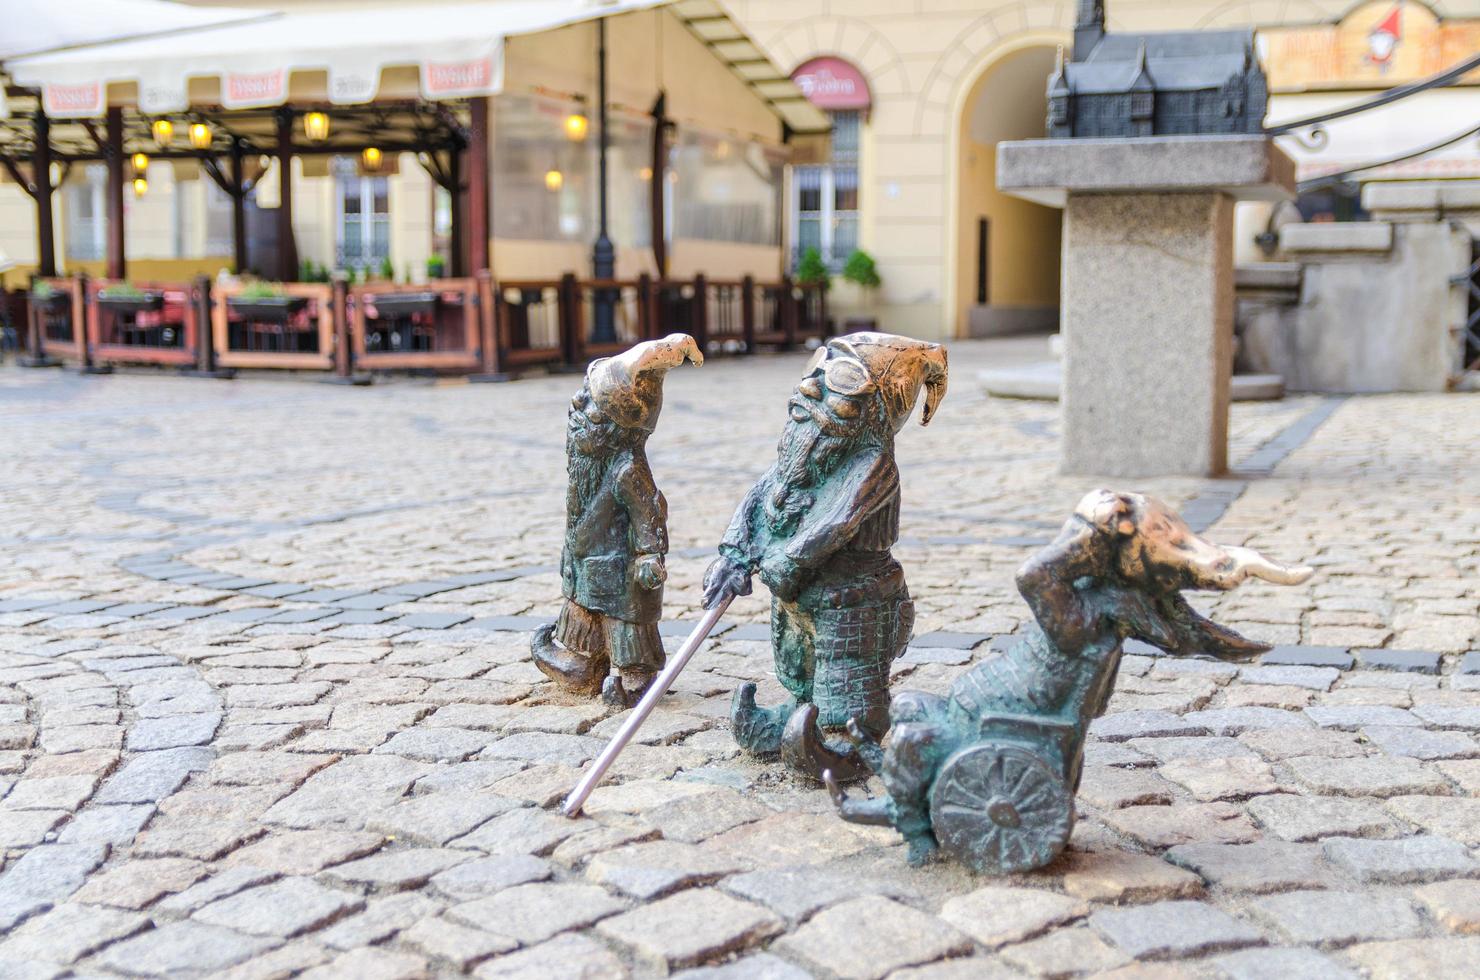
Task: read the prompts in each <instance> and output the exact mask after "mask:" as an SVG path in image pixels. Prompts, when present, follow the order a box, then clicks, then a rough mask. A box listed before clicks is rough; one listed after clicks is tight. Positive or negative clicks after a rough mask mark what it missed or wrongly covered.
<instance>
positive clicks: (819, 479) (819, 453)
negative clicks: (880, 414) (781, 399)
mask: <svg viewBox="0 0 1480 980" xmlns="http://www.w3.org/2000/svg"><path fill="white" fill-rule="evenodd" d="M849 404H850V406H851V405H856V403H854V402H851V400H850V401H849ZM853 414H854V415H855V417H853V418H840V417H839V416H838V415H837V414H835V413H833V412H830V411H829V410H828V408H827V407H826V406H824V405H823V404H821V403H819V402H813V401H809V400H804V399H802V398H793V399H792V401H791V420H790V421H788V422H787V423H786V428H785V429H783V430H782V432H781V441H780V443H778V444H777V446H776V477H775V486H774V487H773V488H772V491H771V494H770V496H769V497H768V498H767V499H766V517H767V519H768V520H769V522H770V524H771V527H773V528H774V529H776V530H777V531H781V532H786V531H789V530H790V529H792V528H793V527H795V526H796V523H797V522H798V521H799V520H801V517H802V515H803V514H805V513H806V511H807V509H808V508H809V507H811V506H812V504H813V503H814V502H815V497H814V495H813V493H812V490H813V489H814V488H815V487H817V486H819V485H820V484H822V483H823V482H825V481H826V479H827V478H828V477H829V476H830V475H831V474H832V472H833V471H834V470H835V469H836V468H837V466H838V464H839V463H840V462H842V461H844V460H846V459H848V458H849V457H851V456H852V455H853V454H854V453H855V452H857V451H858V450H859V449H861V448H863V446H864V445H865V444H866V443H867V442H868V439H867V438H866V436H867V432H866V429H865V427H864V425H863V422H862V420H861V419H860V418H859V417H857V415H856V408H855V409H854V413H853Z"/></svg>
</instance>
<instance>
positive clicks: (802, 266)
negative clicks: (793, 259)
mask: <svg viewBox="0 0 1480 980" xmlns="http://www.w3.org/2000/svg"><path fill="white" fill-rule="evenodd" d="M792 281H793V282H795V283H796V284H797V285H798V286H821V287H822V288H823V289H827V288H828V287H829V286H831V285H832V276H831V274H829V273H828V271H827V263H825V262H823V261H822V253H821V252H819V251H818V250H817V249H815V248H808V249H807V250H806V251H804V252H802V257H801V259H800V260H799V261H798V262H797V271H796V274H795V275H793V276H792Z"/></svg>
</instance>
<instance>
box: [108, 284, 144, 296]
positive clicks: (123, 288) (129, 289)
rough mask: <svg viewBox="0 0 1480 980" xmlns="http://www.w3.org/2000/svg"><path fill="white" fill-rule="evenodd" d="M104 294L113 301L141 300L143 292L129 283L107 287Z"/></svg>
mask: <svg viewBox="0 0 1480 980" xmlns="http://www.w3.org/2000/svg"><path fill="white" fill-rule="evenodd" d="M104 292H106V293H107V294H108V295H109V296H110V297H111V298H113V299H143V298H144V290H142V289H140V288H139V287H138V286H135V285H134V284H133V283H131V282H121V283H118V284H117V285H116V286H109V287H107V288H106V289H105V290H104Z"/></svg>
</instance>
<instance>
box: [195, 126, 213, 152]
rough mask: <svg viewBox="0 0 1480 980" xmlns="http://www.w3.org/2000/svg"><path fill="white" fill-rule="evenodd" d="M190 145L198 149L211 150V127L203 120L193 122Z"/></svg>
mask: <svg viewBox="0 0 1480 980" xmlns="http://www.w3.org/2000/svg"><path fill="white" fill-rule="evenodd" d="M190 145H191V146H193V147H195V148H196V149H197V150H209V149H210V148H211V127H209V126H207V125H206V124H205V123H201V122H198V123H191V124H190Z"/></svg>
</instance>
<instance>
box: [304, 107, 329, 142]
mask: <svg viewBox="0 0 1480 980" xmlns="http://www.w3.org/2000/svg"><path fill="white" fill-rule="evenodd" d="M303 135H304V136H307V137H308V141H309V142H310V143H322V142H324V140H326V139H328V138H329V114H328V113H326V112H310V113H306V114H305V115H304V117H303Z"/></svg>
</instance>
